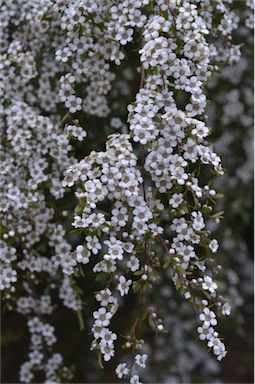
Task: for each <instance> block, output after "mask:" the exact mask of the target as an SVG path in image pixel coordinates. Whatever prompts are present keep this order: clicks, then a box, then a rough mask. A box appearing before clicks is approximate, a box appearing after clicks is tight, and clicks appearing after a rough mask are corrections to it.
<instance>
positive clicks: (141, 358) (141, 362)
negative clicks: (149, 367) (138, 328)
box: [135, 354, 148, 368]
mask: <svg viewBox="0 0 255 384" xmlns="http://www.w3.org/2000/svg"><path fill="white" fill-rule="evenodd" d="M147 357H148V356H147V355H145V354H143V355H139V354H137V355H136V356H135V363H136V365H138V366H139V367H141V368H145V366H146V364H145V363H146V360H147Z"/></svg>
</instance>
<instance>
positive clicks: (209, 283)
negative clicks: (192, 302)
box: [202, 276, 218, 293]
mask: <svg viewBox="0 0 255 384" xmlns="http://www.w3.org/2000/svg"><path fill="white" fill-rule="evenodd" d="M202 288H203V289H205V290H208V291H209V292H211V293H213V292H215V290H216V289H217V288H218V287H217V284H216V283H215V282H214V281H213V280H212V278H211V277H210V276H204V282H203V283H202Z"/></svg>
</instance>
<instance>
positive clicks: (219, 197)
mask: <svg viewBox="0 0 255 384" xmlns="http://www.w3.org/2000/svg"><path fill="white" fill-rule="evenodd" d="M223 197H224V195H223V193H216V195H214V196H213V198H214V199H222V198H223Z"/></svg>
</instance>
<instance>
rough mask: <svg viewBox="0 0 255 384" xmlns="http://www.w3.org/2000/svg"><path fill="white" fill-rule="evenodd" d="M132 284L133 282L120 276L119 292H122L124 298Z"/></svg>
mask: <svg viewBox="0 0 255 384" xmlns="http://www.w3.org/2000/svg"><path fill="white" fill-rule="evenodd" d="M131 284H132V280H126V278H125V277H124V276H120V278H119V284H118V287H117V288H118V290H119V291H120V295H121V296H124V295H127V293H128V291H129V286H130V285H131Z"/></svg>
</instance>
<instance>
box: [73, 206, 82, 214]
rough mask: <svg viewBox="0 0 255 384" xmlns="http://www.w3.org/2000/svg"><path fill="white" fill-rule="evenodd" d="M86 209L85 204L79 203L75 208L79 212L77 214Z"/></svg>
mask: <svg viewBox="0 0 255 384" xmlns="http://www.w3.org/2000/svg"><path fill="white" fill-rule="evenodd" d="M83 210H84V206H83V205H80V204H78V205H77V206H76V207H75V208H74V212H75V213H77V215H81V214H82V212H83Z"/></svg>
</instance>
